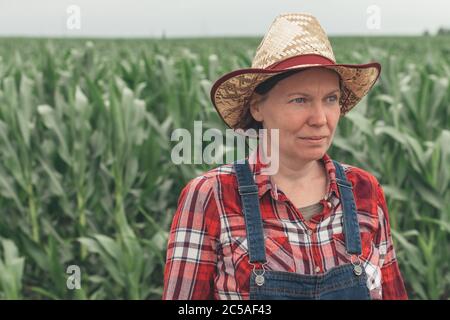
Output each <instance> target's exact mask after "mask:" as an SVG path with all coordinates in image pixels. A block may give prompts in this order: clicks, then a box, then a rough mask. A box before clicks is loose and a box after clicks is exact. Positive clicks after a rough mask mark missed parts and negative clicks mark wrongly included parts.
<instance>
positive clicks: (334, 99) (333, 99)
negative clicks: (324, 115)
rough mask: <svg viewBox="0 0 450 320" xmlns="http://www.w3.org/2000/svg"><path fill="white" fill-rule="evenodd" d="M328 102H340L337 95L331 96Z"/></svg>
mask: <svg viewBox="0 0 450 320" xmlns="http://www.w3.org/2000/svg"><path fill="white" fill-rule="evenodd" d="M327 100H328V102H336V101H338V97H337V96H336V95H333V96H329V97H328V98H327Z"/></svg>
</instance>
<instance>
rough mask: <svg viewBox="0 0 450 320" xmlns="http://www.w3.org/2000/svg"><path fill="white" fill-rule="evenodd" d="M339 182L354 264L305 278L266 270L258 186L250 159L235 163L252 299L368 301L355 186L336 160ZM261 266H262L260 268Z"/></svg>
mask: <svg viewBox="0 0 450 320" xmlns="http://www.w3.org/2000/svg"><path fill="white" fill-rule="evenodd" d="M333 163H334V166H335V167H336V181H337V184H338V187H339V192H340V195H341V204H342V207H343V216H344V218H343V232H344V235H345V247H346V250H347V253H348V254H350V255H351V259H350V261H351V263H348V264H345V265H341V266H338V267H335V268H333V269H331V270H329V271H327V272H326V273H323V274H320V275H303V274H297V273H293V272H286V271H271V270H265V268H264V265H265V264H266V263H267V261H266V252H265V243H264V230H263V224H262V219H261V213H260V209H259V199H258V187H257V185H256V184H255V181H254V179H253V175H252V172H251V171H250V167H249V165H248V162H247V159H244V160H238V161H235V162H234V163H233V165H234V168H235V172H236V175H237V179H238V186H239V194H240V195H241V200H242V208H243V211H244V217H245V224H246V231H247V244H248V251H249V263H250V264H251V265H253V272H252V275H251V277H250V299H251V300H269V299H277V300H279V299H288V300H329V299H333V300H338V299H352V300H368V299H370V293H369V289H368V288H367V285H366V280H367V276H366V274H365V271H364V268H363V266H362V264H361V260H360V258H359V256H360V255H361V237H360V234H359V225H358V219H357V215H356V205H355V200H354V198H353V193H352V184H351V183H350V182H349V181H348V180H347V178H346V176H345V173H344V169H343V168H342V166H341V165H340V164H339V163H338V162H337V161H334V160H333ZM256 264H259V265H260V267H257V265H256Z"/></svg>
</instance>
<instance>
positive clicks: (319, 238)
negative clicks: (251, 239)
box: [163, 149, 408, 300]
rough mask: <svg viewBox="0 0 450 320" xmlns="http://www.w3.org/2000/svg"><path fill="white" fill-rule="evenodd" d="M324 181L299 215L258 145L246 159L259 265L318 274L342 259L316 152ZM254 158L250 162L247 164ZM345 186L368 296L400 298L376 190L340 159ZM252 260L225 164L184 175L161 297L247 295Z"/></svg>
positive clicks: (333, 193)
mask: <svg viewBox="0 0 450 320" xmlns="http://www.w3.org/2000/svg"><path fill="white" fill-rule="evenodd" d="M322 161H323V163H324V164H325V169H326V172H327V174H328V178H329V181H330V184H329V189H328V192H327V195H326V197H325V198H324V199H322V200H321V202H322V204H323V205H324V206H323V207H324V209H323V211H322V212H321V213H318V214H316V215H314V216H313V217H312V219H311V220H309V221H305V220H304V219H303V217H302V215H301V214H300V212H299V210H298V209H297V208H296V207H295V206H294V205H293V204H292V202H291V201H289V199H288V198H287V197H286V195H285V194H284V193H283V192H282V190H280V189H277V186H276V184H275V183H274V182H272V180H271V179H270V176H268V175H262V174H260V172H261V168H263V166H264V164H263V163H262V162H261V161H260V158H259V153H258V149H256V150H255V151H254V152H253V153H252V154H251V155H250V156H249V163H250V167H251V170H252V172H253V173H254V179H255V183H256V184H257V186H258V189H259V192H258V196H259V200H260V208H261V216H262V219H263V228H264V233H265V235H266V240H265V245H266V254H267V265H266V266H265V267H266V269H267V270H277V271H287V272H295V273H299V274H308V275H313V274H321V273H324V272H326V271H328V270H330V269H331V268H334V267H336V266H339V265H342V264H346V263H349V261H350V260H349V255H348V254H347V253H346V251H345V242H344V235H343V233H342V230H343V228H342V217H343V216H342V207H341V204H340V199H339V189H338V186H337V184H336V175H335V168H334V165H333V163H332V161H331V158H330V157H329V156H328V154H325V155H324V156H323V158H322ZM252 163H254V164H252ZM342 165H343V167H344V170H345V174H346V177H347V179H348V180H349V181H350V182H351V183H352V185H353V194H354V198H355V202H356V207H357V214H358V220H359V225H360V232H361V245H362V257H361V259H362V262H363V266H364V268H365V271H366V274H367V286H368V288H369V291H370V294H371V298H372V299H408V296H407V294H406V291H405V286H404V283H403V279H402V276H401V274H400V270H399V268H398V264H397V260H396V255H395V250H394V247H393V241H392V236H391V232H390V226H389V218H388V210H387V206H386V201H385V197H384V193H383V189H382V188H381V186H380V184H379V183H378V181H377V179H376V178H375V177H374V176H373V175H371V174H370V173H368V172H366V171H364V170H362V169H360V168H357V167H353V166H350V165H347V164H342ZM251 272H252V266H251V265H250V264H249V263H248V246H247V238H246V229H245V220H244V215H243V212H242V208H241V199H240V196H239V193H238V191H237V179H236V176H235V174H234V169H233V166H232V165H231V164H226V165H222V166H219V167H217V168H215V169H213V170H210V171H208V172H206V173H204V174H203V175H201V176H199V177H197V178H194V179H192V180H191V181H190V182H189V183H188V184H187V185H186V186H185V187H184V189H183V190H182V192H181V195H180V197H179V200H178V208H177V210H176V213H175V216H174V218H173V222H172V226H171V230H170V236H169V242H168V247H167V261H166V267H165V271H164V293H163V299H171V300H174V299H197V300H198V299H210V300H212V299H249V285H250V283H249V282H250V281H249V279H250V275H251Z"/></svg>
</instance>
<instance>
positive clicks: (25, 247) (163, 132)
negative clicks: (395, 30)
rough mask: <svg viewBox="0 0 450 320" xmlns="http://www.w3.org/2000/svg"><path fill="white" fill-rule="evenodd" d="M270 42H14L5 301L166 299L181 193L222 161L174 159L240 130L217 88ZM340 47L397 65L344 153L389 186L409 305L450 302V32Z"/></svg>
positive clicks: (8, 55)
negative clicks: (212, 94) (190, 135)
mask: <svg viewBox="0 0 450 320" xmlns="http://www.w3.org/2000/svg"><path fill="white" fill-rule="evenodd" d="M259 41H260V39H257V38H251V39H243V38H238V39H234V38H229V39H212V38H211V39H183V40H181V39H178V40H177V39H172V40H168V39H160V40H120V39H117V40H85V39H70V40H69V39H65V40H62V39H52V40H47V39H13V38H4V39H0V150H1V152H0V218H1V219H0V242H1V244H0V299H160V298H161V295H162V285H163V283H162V281H163V277H162V275H163V271H164V264H165V254H166V245H167V239H168V231H169V227H170V223H171V221H172V217H173V214H174V212H175V208H176V206H177V199H178V196H179V193H180V191H181V189H182V187H183V186H184V185H185V184H186V183H187V182H188V181H189V180H190V179H192V178H193V177H195V176H197V175H199V174H201V173H202V172H204V171H206V170H209V169H211V168H212V167H214V166H211V165H206V164H199V165H174V164H173V163H172V162H171V158H170V154H171V149H172V147H173V146H174V145H175V144H176V143H177V142H175V141H171V139H170V137H171V133H172V131H173V130H174V129H176V128H186V129H188V130H192V128H193V125H194V121H195V120H201V121H203V127H204V128H205V129H207V128H217V129H219V130H225V129H226V127H225V126H224V124H222V121H221V120H220V119H219V117H218V115H217V114H216V112H215V110H214V108H213V106H212V104H211V102H210V100H209V91H210V88H211V86H212V83H213V82H214V80H215V79H217V78H218V77H219V76H220V75H222V74H223V73H225V72H228V71H231V70H233V69H236V68H241V67H248V66H249V65H250V64H251V59H252V57H253V54H254V50H255V49H256V47H257V45H258V43H259ZM331 41H332V44H333V48H334V51H335V55H336V58H337V60H338V62H348V63H364V62H368V61H371V60H376V61H379V62H381V64H382V67H383V70H382V75H381V78H380V79H379V82H378V84H377V85H376V87H374V89H373V90H372V91H371V93H370V94H369V96H368V97H367V98H365V99H364V100H363V101H362V102H361V103H360V104H359V105H358V107H357V108H355V109H354V110H353V111H352V112H350V113H349V114H348V115H346V117H344V118H342V119H341V120H340V123H339V125H338V129H337V131H336V135H335V138H334V140H333V144H332V147H331V148H330V150H329V151H328V152H329V154H330V156H331V157H332V158H334V159H337V160H339V161H341V162H346V163H350V164H353V165H355V166H358V167H360V168H362V169H364V170H367V171H369V172H371V173H372V174H374V175H375V176H376V177H377V179H378V180H379V181H380V183H381V184H382V186H383V189H384V190H385V193H386V199H387V204H388V209H389V214H390V221H391V227H392V232H393V236H394V242H395V246H396V251H397V257H398V260H399V265H400V268H401V271H402V274H403V276H404V278H405V283H406V286H407V291H408V295H409V297H410V298H412V299H449V298H450V189H449V182H450V129H449V124H450V84H449V81H450V38H449V37H445V36H441V37H386V38H383V37H380V38H362V37H361V38H348V37H342V38H341V37H339V38H332V39H331ZM69 266H78V267H79V270H80V276H81V279H80V283H81V286H80V288H79V289H75V290H71V289H69V288H68V276H69V273H68V272H67V270H68V269H67V268H68V267H69Z"/></svg>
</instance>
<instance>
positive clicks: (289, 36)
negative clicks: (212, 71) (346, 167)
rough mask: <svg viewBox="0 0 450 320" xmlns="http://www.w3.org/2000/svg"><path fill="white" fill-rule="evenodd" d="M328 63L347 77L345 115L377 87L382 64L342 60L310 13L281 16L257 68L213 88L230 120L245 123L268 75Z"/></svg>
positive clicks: (258, 56)
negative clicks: (252, 101)
mask: <svg viewBox="0 0 450 320" xmlns="http://www.w3.org/2000/svg"><path fill="white" fill-rule="evenodd" d="M317 66H322V67H325V68H329V69H333V70H335V71H336V72H337V73H338V74H339V75H340V77H341V82H342V83H341V88H342V94H341V100H340V104H341V115H345V114H346V113H347V112H348V111H350V110H351V109H352V108H353V107H354V106H355V105H356V104H357V103H358V102H359V101H360V100H361V99H362V98H363V97H364V96H365V95H366V94H367V92H369V90H370V89H371V88H372V86H373V85H374V84H375V82H376V80H377V79H378V76H379V75H380V71H381V66H380V64H379V63H377V62H373V63H367V64H360V65H355V64H336V60H335V58H334V54H333V50H332V48H331V44H330V42H329V40H328V37H327V35H326V33H325V31H324V30H323V29H322V27H321V26H320V24H319V22H318V21H317V19H316V18H315V17H313V16H312V15H310V14H307V13H289V14H282V15H279V16H278V17H277V18H276V19H275V20H274V21H273V23H272V25H271V26H270V28H269V31H268V32H267V33H266V35H265V36H264V38H263V39H262V41H261V43H260V44H259V46H258V48H257V49H256V54H255V57H254V58H253V62H252V66H251V68H246V69H238V70H235V71H232V72H230V73H227V74H225V75H223V76H222V77H220V78H219V79H218V80H217V81H216V82H215V83H214V85H213V87H212V89H211V100H212V102H213V104H214V106H215V108H216V110H217V112H218V113H219V115H220V116H221V118H222V119H223V121H225V123H226V124H227V125H228V126H229V127H230V128H232V129H239V128H240V129H248V128H244V127H242V121H241V120H242V118H243V117H244V116H245V115H246V114H248V113H249V110H248V106H249V104H248V103H249V99H250V97H251V96H252V94H253V90H254V89H255V88H256V87H257V86H258V85H259V84H260V83H262V82H263V81H264V80H266V79H268V78H270V77H272V76H274V75H276V74H278V73H282V72H286V71H289V70H295V69H304V68H308V67H317Z"/></svg>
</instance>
